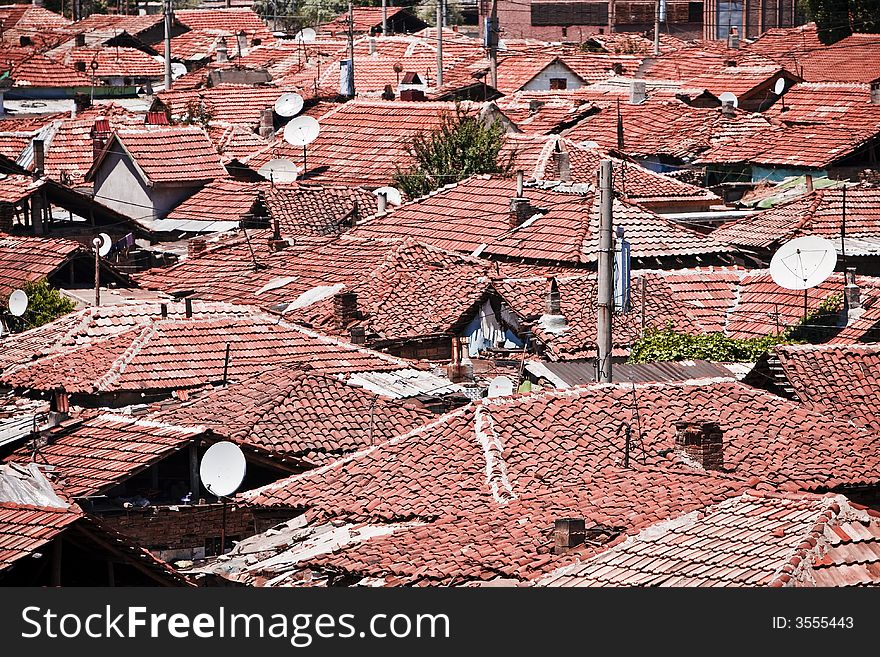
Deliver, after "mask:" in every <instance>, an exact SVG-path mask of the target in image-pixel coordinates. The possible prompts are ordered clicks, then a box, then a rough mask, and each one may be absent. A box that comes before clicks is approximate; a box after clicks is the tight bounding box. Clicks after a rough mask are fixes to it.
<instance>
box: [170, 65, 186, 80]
mask: <svg viewBox="0 0 880 657" xmlns="http://www.w3.org/2000/svg"><path fill="white" fill-rule="evenodd" d="M187 73H189V71H187V70H186V64H181V63H180V62H171V79H172V80H176V79H177V78H179V77H181V76H183V75H186V74H187Z"/></svg>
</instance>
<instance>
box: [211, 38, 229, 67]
mask: <svg viewBox="0 0 880 657" xmlns="http://www.w3.org/2000/svg"><path fill="white" fill-rule="evenodd" d="M214 61H215V62H217V63H220V64H222V63H224V62H228V61H229V48H227V47H226V39H225V38H224V37H220V40H219V41H218V42H217V54H216V55H215V56H214Z"/></svg>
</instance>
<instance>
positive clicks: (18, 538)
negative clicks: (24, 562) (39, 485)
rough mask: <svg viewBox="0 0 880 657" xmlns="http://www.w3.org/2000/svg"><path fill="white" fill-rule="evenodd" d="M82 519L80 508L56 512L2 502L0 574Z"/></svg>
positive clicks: (0, 504) (57, 510)
mask: <svg viewBox="0 0 880 657" xmlns="http://www.w3.org/2000/svg"><path fill="white" fill-rule="evenodd" d="M81 517H82V511H81V510H80V509H79V507H77V506H71V507H68V508H66V509H55V508H50V507H36V506H30V505H25V504H13V503H11V502H0V572H2V571H3V570H6V569H7V568H9V567H10V566H12V565H13V564H14V563H15V562H16V561H17V560H19V559H21V558H23V557H27V556H29V555H30V554H32V553H34V552H36V551H37V550H39V549H40V548H41V547H43V546H44V545H47V544H48V543H50V542H52V540H53V539H54V538H55V537H56V536H58V535H59V534H60V533H61V532H63V531H64V529H65V528H66V527H67V526H68V525H70V524H72V523H74V522H76V521H77V520H79V519H80V518H81Z"/></svg>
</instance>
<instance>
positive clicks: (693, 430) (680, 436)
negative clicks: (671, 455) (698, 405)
mask: <svg viewBox="0 0 880 657" xmlns="http://www.w3.org/2000/svg"><path fill="white" fill-rule="evenodd" d="M675 452H676V454H677V455H678V457H679V458H680V459H681V460H682V461H684V462H685V463H686V464H688V465H690V466H692V467H696V468H700V469H703V470H723V469H724V434H723V432H722V431H721V426H720V425H719V424H718V423H717V422H704V421H702V420H685V421H681V422H676V423H675Z"/></svg>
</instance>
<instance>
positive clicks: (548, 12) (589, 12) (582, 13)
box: [531, 2, 608, 26]
mask: <svg viewBox="0 0 880 657" xmlns="http://www.w3.org/2000/svg"><path fill="white" fill-rule="evenodd" d="M531 12H532V25H565V26H570V25H607V24H608V3H607V2H539V3H535V4H533V5H532V6H531Z"/></svg>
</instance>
